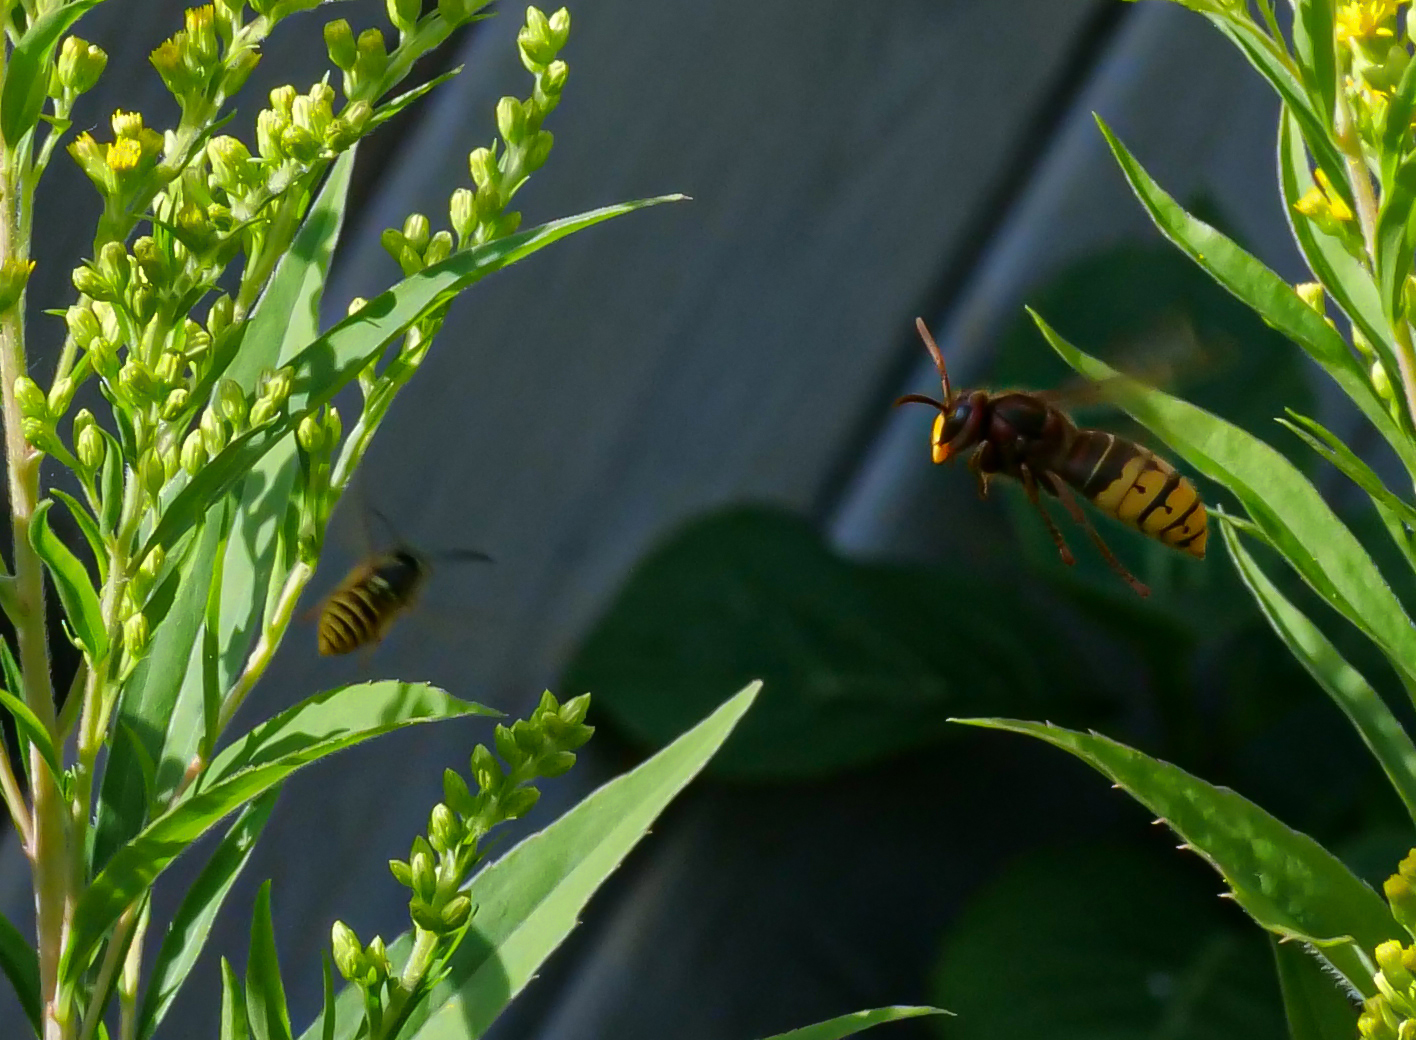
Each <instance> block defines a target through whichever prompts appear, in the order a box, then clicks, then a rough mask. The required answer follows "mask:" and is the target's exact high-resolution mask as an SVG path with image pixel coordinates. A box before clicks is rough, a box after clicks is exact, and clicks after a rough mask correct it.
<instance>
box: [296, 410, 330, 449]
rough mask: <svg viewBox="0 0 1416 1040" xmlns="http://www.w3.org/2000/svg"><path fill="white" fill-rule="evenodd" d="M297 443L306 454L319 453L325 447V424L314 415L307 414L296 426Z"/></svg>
mask: <svg viewBox="0 0 1416 1040" xmlns="http://www.w3.org/2000/svg"><path fill="white" fill-rule="evenodd" d="M295 443H296V444H298V445H299V446H300V450H301V451H303V452H304V453H305V454H306V455H318V454H319V453H320V452H321V451H322V450H323V449H324V426H323V425H321V424H320V421H319V420H318V419H316V418H315V417H314V416H313V415H307V416H305V418H303V419H301V420H300V425H299V426H297V427H296V428H295Z"/></svg>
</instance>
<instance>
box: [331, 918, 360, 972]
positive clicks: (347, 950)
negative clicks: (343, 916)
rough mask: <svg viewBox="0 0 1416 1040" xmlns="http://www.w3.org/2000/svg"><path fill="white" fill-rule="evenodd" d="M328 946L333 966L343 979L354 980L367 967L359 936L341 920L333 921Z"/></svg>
mask: <svg viewBox="0 0 1416 1040" xmlns="http://www.w3.org/2000/svg"><path fill="white" fill-rule="evenodd" d="M330 946H331V948H332V950H333V952H334V966H335V967H336V968H338V969H339V974H341V975H343V976H344V978H345V981H347V982H355V981H357V980H358V979H360V978H362V977H363V975H364V973H365V971H366V970H367V969H368V962H367V961H366V960H365V959H364V948H363V947H362V946H361V945H359V937H358V936H357V935H355V934H354V929H352V928H350V927H349V926H348V925H347V924H345V923H344V922H343V921H335V922H334V927H333V928H331V929H330Z"/></svg>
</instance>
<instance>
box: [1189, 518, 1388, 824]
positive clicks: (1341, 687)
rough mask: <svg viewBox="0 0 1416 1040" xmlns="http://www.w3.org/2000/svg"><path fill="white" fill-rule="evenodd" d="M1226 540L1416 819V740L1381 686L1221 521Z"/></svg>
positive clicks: (1264, 605)
mask: <svg viewBox="0 0 1416 1040" xmlns="http://www.w3.org/2000/svg"><path fill="white" fill-rule="evenodd" d="M1217 522H1218V523H1219V525H1220V532H1221V533H1222V534H1223V535H1224V544H1225V546H1226V547H1227V548H1228V549H1229V555H1230V556H1231V557H1232V558H1233V560H1234V565H1235V567H1237V568H1238V570H1239V576H1240V577H1241V578H1243V579H1244V584H1246V585H1247V586H1249V590H1250V591H1251V592H1252V593H1253V594H1254V599H1256V600H1257V601H1258V603H1259V608H1260V609H1261V610H1262V611H1263V612H1264V617H1266V618H1267V619H1268V622H1269V624H1270V625H1272V626H1273V630H1274V631H1275V632H1277V633H1278V637H1279V638H1280V639H1282V640H1283V642H1284V644H1285V645H1286V646H1287V647H1288V649H1289V650H1290V651H1291V652H1292V653H1293V656H1294V657H1296V658H1297V659H1298V662H1299V663H1300V664H1301V665H1302V666H1303V667H1304V668H1305V669H1307V672H1308V674H1309V675H1311V676H1312V677H1313V678H1314V679H1316V680H1317V682H1318V685H1319V686H1321V687H1322V688H1323V690H1324V691H1326V692H1327V695H1328V696H1329V697H1331V698H1332V699H1333V702H1334V703H1335V704H1336V705H1337V706H1338V707H1339V708H1341V709H1342V713H1343V714H1344V715H1346V716H1347V719H1348V721H1349V722H1351V723H1352V725H1353V726H1354V727H1355V728H1356V729H1357V732H1358V733H1359V734H1360V735H1361V737H1362V742H1363V743H1364V744H1366V745H1367V747H1368V749H1369V750H1370V751H1371V752H1372V756H1373V757H1374V758H1375V759H1376V760H1377V762H1378V763H1380V764H1381V767H1382V771H1383V772H1385V773H1386V775H1387V779H1389V780H1390V781H1391V785H1392V787H1394V788H1395V789H1396V793H1397V794H1398V795H1399V796H1400V797H1401V801H1402V804H1404V805H1405V806H1406V811H1407V813H1408V814H1410V816H1411V818H1412V820H1413V821H1416V744H1413V743H1412V741H1411V737H1410V736H1408V735H1407V733H1406V730H1405V729H1403V728H1402V726H1401V723H1400V721H1398V720H1397V718H1396V716H1395V715H1393V714H1392V712H1391V709H1390V708H1388V707H1387V706H1386V703H1385V702H1384V701H1383V700H1382V699H1381V696H1380V695H1379V694H1378V693H1377V691H1376V690H1374V689H1372V687H1371V686H1370V685H1369V684H1368V683H1367V680H1366V679H1364V678H1363V677H1362V676H1361V674H1359V673H1358V671H1357V670H1356V669H1355V668H1353V667H1352V666H1351V665H1350V664H1348V663H1347V662H1346V661H1345V660H1344V659H1343V657H1342V655H1341V654H1339V653H1338V652H1337V648H1336V647H1334V646H1333V645H1332V643H1331V642H1329V641H1328V639H1327V637H1326V636H1324V635H1323V634H1322V632H1321V631H1320V630H1319V629H1318V627H1317V626H1316V625H1314V624H1313V623H1312V622H1311V621H1309V620H1308V618H1307V616H1306V615H1304V614H1303V612H1302V611H1300V610H1299V609H1298V608H1297V607H1295V606H1294V605H1293V604H1292V603H1291V602H1289V600H1288V599H1287V598H1286V597H1284V595H1283V593H1281V592H1280V591H1279V590H1278V588H1277V586H1275V585H1274V584H1273V582H1271V581H1269V579H1268V576H1267V575H1266V574H1264V572H1263V570H1262V568H1260V567H1259V565H1258V564H1257V563H1255V562H1254V558H1253V557H1252V556H1250V555H1249V552H1248V550H1247V549H1245V548H1244V545H1243V543H1242V542H1241V541H1240V540H1239V535H1238V533H1237V532H1236V531H1235V530H1234V528H1233V526H1232V525H1231V524H1229V523H1227V522H1225V521H1224V519H1223V518H1222V517H1220V518H1218V519H1217Z"/></svg>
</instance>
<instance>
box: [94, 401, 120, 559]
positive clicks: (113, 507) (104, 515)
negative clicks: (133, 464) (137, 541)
mask: <svg viewBox="0 0 1416 1040" xmlns="http://www.w3.org/2000/svg"><path fill="white" fill-rule="evenodd" d="M95 429H97V430H98V432H99V436H101V437H102V438H103V441H104V444H105V445H106V446H107V449H108V450H107V451H106V452H105V453H104V456H103V472H102V473H100V474H99V487H98V490H99V494H100V495H102V496H103V497H102V498H101V499H100V501H99V505H101V506H102V507H103V509H102V511H101V512H100V513H99V516H98V527H99V530H101V531H102V532H103V533H104V534H106V535H109V536H112V535H113V534H114V533H115V532H116V531H117V530H118V522H119V520H120V518H121V517H122V515H123V448H122V446H121V445H120V444H119V443H118V440H117V438H115V437H114V436H113V435H112V434H111V433H109V432H108V431H107V430H105V429H104V428H103V427H101V426H99V427H95Z"/></svg>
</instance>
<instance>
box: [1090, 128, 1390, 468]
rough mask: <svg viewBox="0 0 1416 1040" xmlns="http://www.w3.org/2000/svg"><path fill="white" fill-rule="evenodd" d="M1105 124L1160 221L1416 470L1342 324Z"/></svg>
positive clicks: (1166, 232) (1126, 167) (1143, 200)
mask: <svg viewBox="0 0 1416 1040" xmlns="http://www.w3.org/2000/svg"><path fill="white" fill-rule="evenodd" d="M1098 122H1099V123H1100V120H1098ZM1100 125H1101V130H1102V133H1103V134H1105V135H1106V140H1107V142H1108V143H1109V144H1110V145H1111V150H1112V152H1113V153H1114V154H1115V156H1116V159H1117V161H1118V162H1119V163H1120V164H1121V170H1122V172H1123V173H1124V174H1125V175H1126V179H1127V180H1128V181H1129V182H1130V184H1131V188H1132V190H1133V191H1135V193H1136V197H1137V198H1139V199H1140V200H1141V204H1142V205H1143V206H1145V208H1146V209H1147V211H1149V213H1150V215H1151V219H1152V220H1154V221H1155V224H1156V227H1158V228H1159V229H1160V231H1161V232H1162V233H1163V234H1164V235H1165V236H1166V237H1167V238H1169V239H1170V241H1172V242H1173V243H1175V245H1177V246H1179V247H1180V249H1181V250H1183V251H1184V252H1185V253H1187V254H1189V256H1190V257H1191V258H1193V259H1194V261H1195V262H1196V263H1198V264H1199V265H1200V266H1201V267H1203V268H1204V269H1205V270H1206V271H1208V272H1209V273H1210V275H1211V276H1212V277H1213V278H1214V279H1215V280H1216V281H1217V282H1219V284H1220V285H1222V286H1224V287H1225V288H1226V289H1228V290H1229V291H1230V292H1232V293H1233V294H1234V295H1235V296H1237V297H1238V298H1239V299H1241V300H1243V301H1244V302H1245V303H1247V304H1248V305H1249V306H1250V307H1252V308H1253V309H1254V310H1255V311H1257V312H1258V314H1259V315H1260V316H1261V317H1262V318H1263V319H1264V320H1265V321H1267V322H1268V323H1269V324H1270V325H1272V326H1273V327H1274V328H1276V329H1278V331H1280V332H1282V333H1283V334H1284V335H1285V336H1287V337H1288V338H1289V339H1291V340H1293V342H1295V343H1297V344H1298V345H1299V346H1300V347H1302V348H1303V349H1304V350H1306V351H1307V352H1308V353H1309V354H1310V355H1311V356H1312V358H1313V359H1314V360H1315V361H1317V363H1318V364H1320V365H1321V366H1322V367H1323V368H1324V370H1326V371H1327V373H1328V375H1330V376H1331V377H1332V378H1333V380H1334V381H1335V382H1336V383H1337V384H1338V385H1339V386H1341V387H1342V389H1343V391H1344V392H1345V393H1346V394H1347V396H1348V397H1350V398H1352V401H1353V403H1355V404H1356V405H1357V407H1358V408H1360V409H1361V410H1362V414H1363V415H1365V416H1366V417H1367V419H1368V421H1370V422H1371V424H1372V425H1373V426H1375V427H1376V428H1377V430H1378V431H1379V432H1380V433H1381V434H1382V436H1383V437H1384V438H1386V440H1387V443H1389V444H1390V445H1391V446H1392V449H1393V450H1394V451H1395V452H1396V453H1397V455H1398V457H1400V459H1401V461H1402V463H1403V464H1404V465H1405V466H1406V468H1407V470H1408V471H1409V472H1411V473H1412V474H1416V444H1413V443H1412V442H1411V441H1410V440H1409V439H1408V438H1407V437H1406V436H1405V435H1404V434H1403V433H1402V432H1401V431H1400V430H1399V429H1398V428H1397V426H1396V424H1395V422H1393V420H1392V417H1391V414H1390V413H1389V412H1388V411H1387V408H1386V405H1385V404H1384V403H1383V402H1382V400H1381V399H1380V398H1379V397H1377V394H1376V391H1374V390H1373V389H1372V385H1371V383H1370V382H1368V380H1367V375H1366V373H1365V372H1363V371H1362V369H1361V367H1360V366H1359V365H1358V364H1357V362H1356V360H1355V359H1354V358H1353V356H1352V353H1351V351H1350V350H1348V348H1347V344H1346V342H1344V341H1343V339H1342V337H1341V336H1340V335H1339V334H1338V333H1337V330H1335V329H1333V328H1332V327H1331V326H1329V325H1328V324H1327V322H1325V321H1324V320H1323V319H1322V317H1321V316H1320V315H1319V314H1318V313H1317V312H1316V311H1314V310H1313V309H1312V308H1311V307H1309V306H1308V305H1307V304H1306V303H1304V302H1303V301H1302V300H1301V299H1300V298H1299V297H1298V294H1297V293H1296V292H1294V290H1293V286H1291V285H1289V284H1288V283H1287V282H1285V281H1284V280H1283V279H1282V278H1280V277H1279V276H1278V275H1277V274H1276V273H1274V272H1273V271H1271V270H1269V269H1268V268H1267V267H1265V266H1264V265H1263V264H1262V263H1260V262H1259V261H1258V260H1257V259H1256V258H1255V257H1253V256H1251V255H1250V254H1249V253H1247V252H1245V251H1244V250H1243V249H1240V248H1239V246H1237V245H1236V244H1235V243H1234V242H1232V241H1231V240H1230V239H1228V238H1226V237H1225V236H1224V235H1222V234H1220V233H1219V232H1218V231H1216V230H1215V229H1214V228H1212V227H1210V226H1209V225H1208V224H1206V223H1204V222H1203V221H1201V220H1196V219H1195V218H1194V217H1192V216H1190V215H1189V214H1188V213H1186V212H1185V210H1184V209H1183V208H1181V207H1180V206H1179V205H1178V204H1177V203H1176V202H1175V200H1174V199H1172V198H1171V197H1170V196H1169V195H1167V194H1166V193H1165V192H1164V191H1162V190H1161V188H1160V186H1159V185H1157V184H1156V183H1155V181H1153V180H1152V179H1151V177H1150V175H1149V174H1148V173H1146V171H1145V170H1144V169H1143V168H1142V167H1141V165H1140V163H1138V162H1137V161H1136V160H1135V158H1134V157H1133V156H1132V155H1131V153H1130V152H1128V151H1127V150H1126V148H1125V146H1124V145H1123V144H1121V142H1120V141H1119V140H1117V139H1116V137H1115V136H1114V135H1113V134H1112V133H1111V130H1110V129H1109V128H1108V127H1107V126H1106V124H1105V123H1100Z"/></svg>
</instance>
